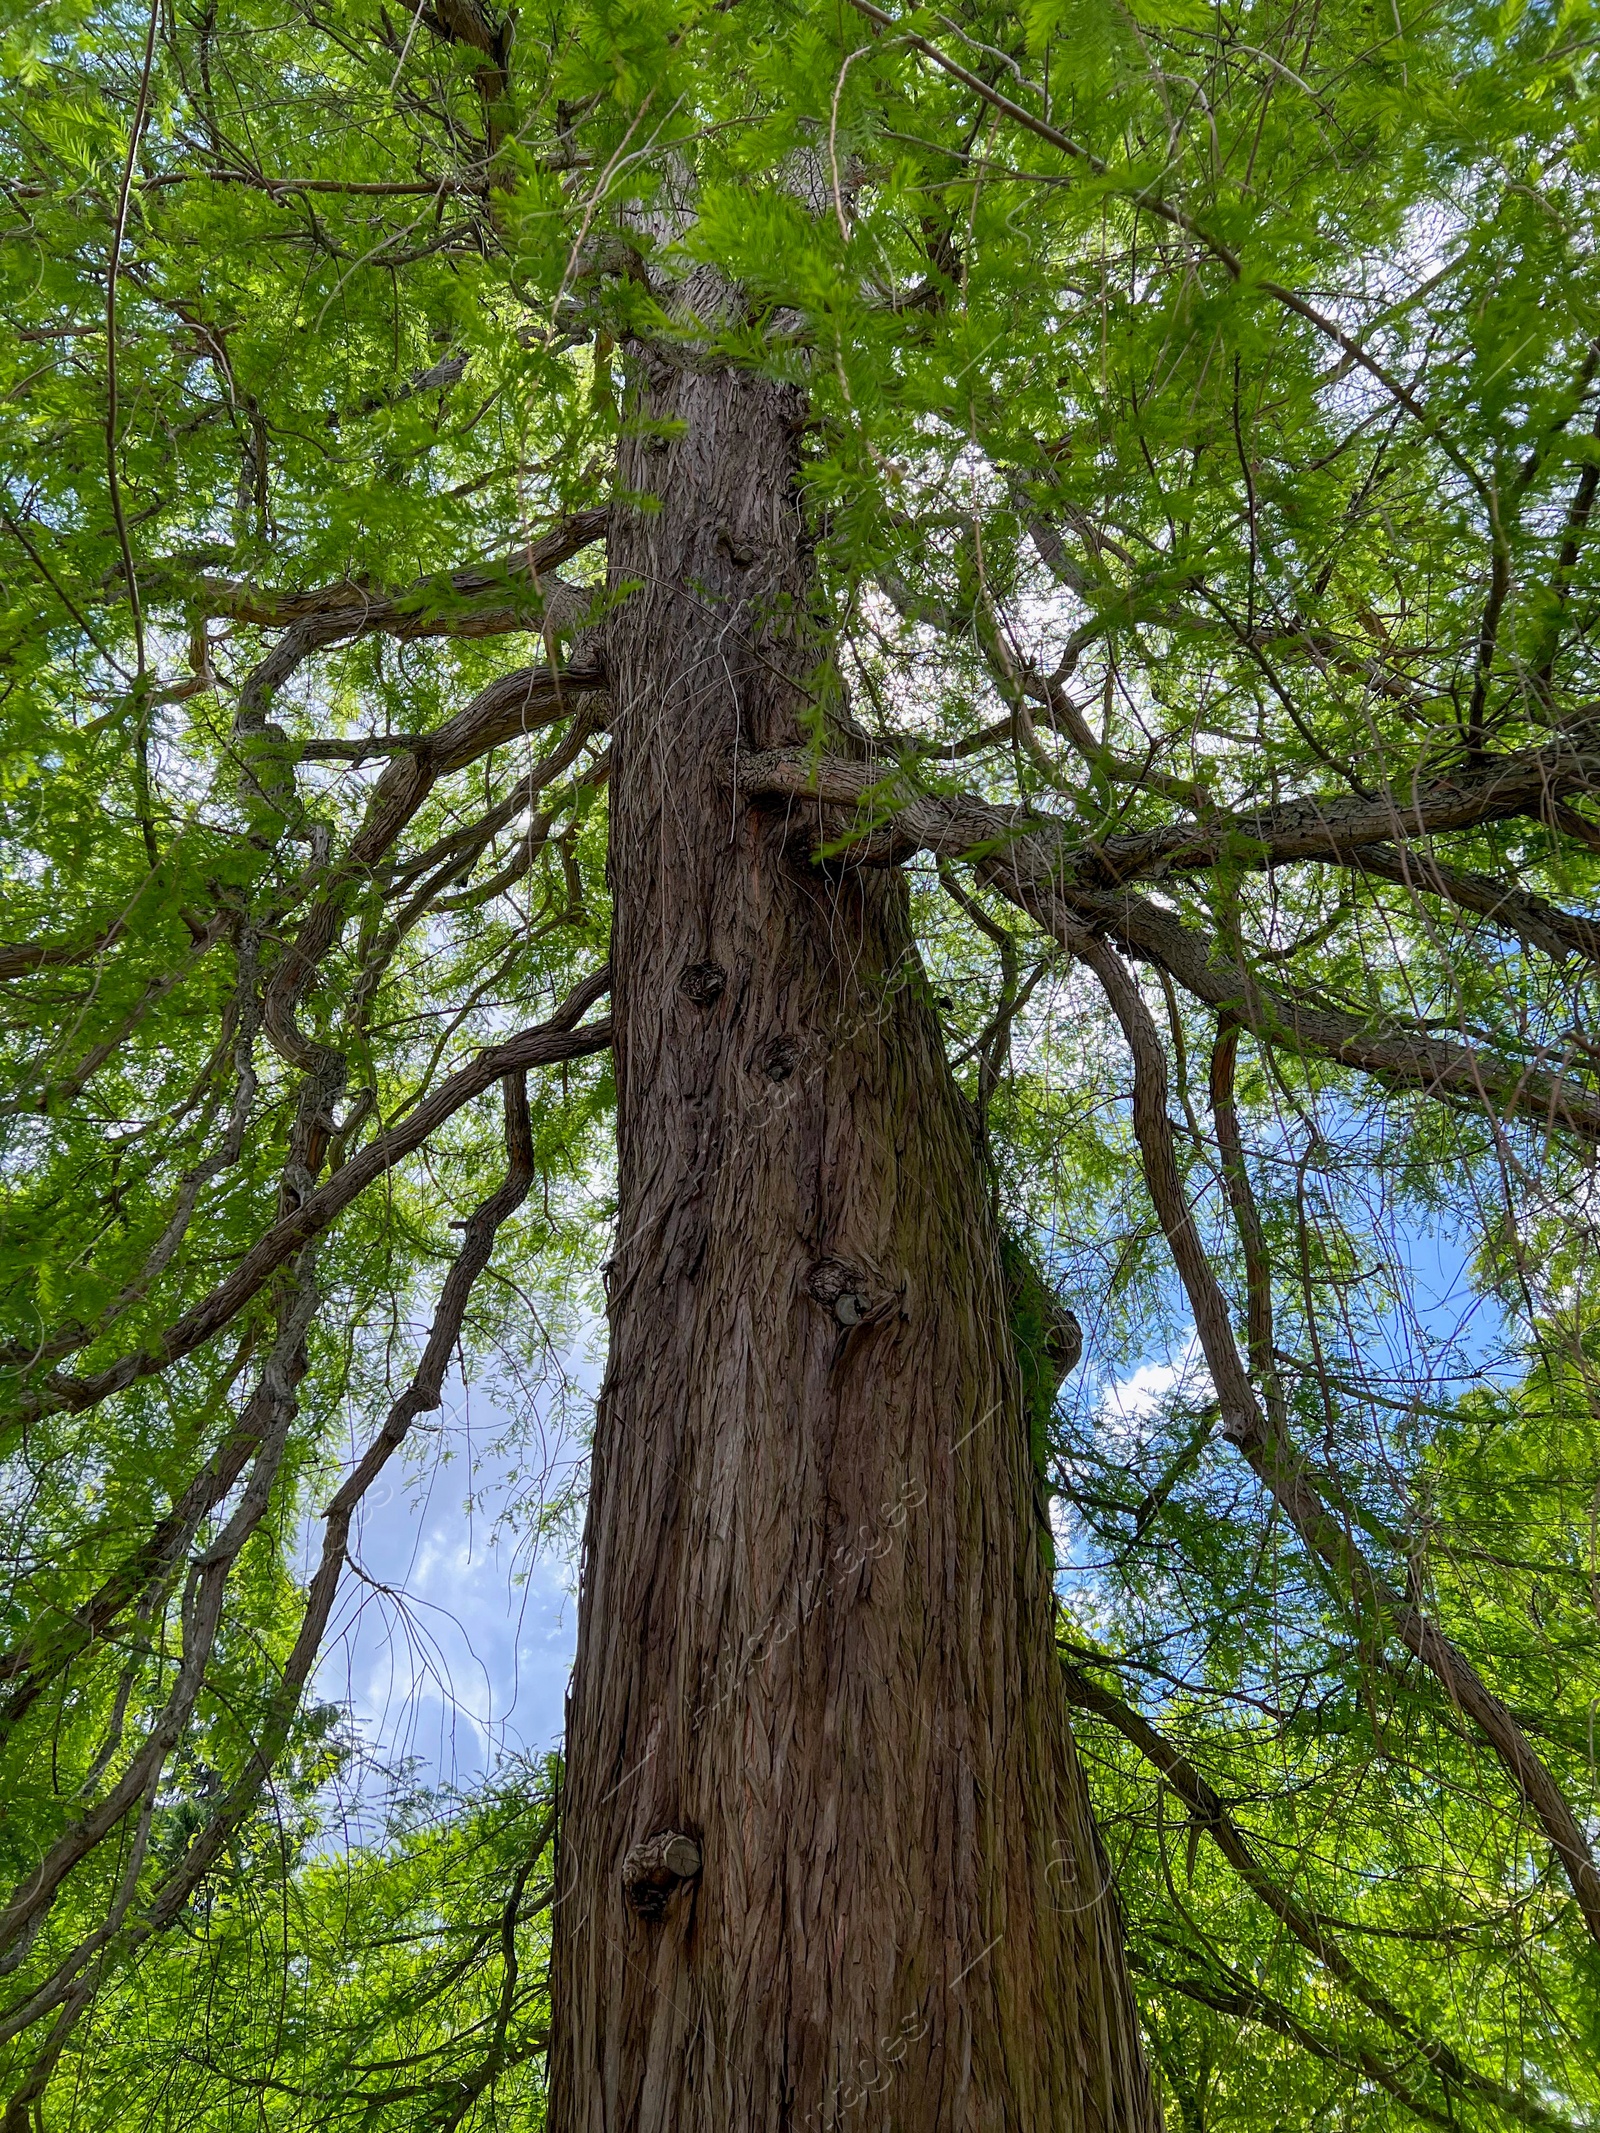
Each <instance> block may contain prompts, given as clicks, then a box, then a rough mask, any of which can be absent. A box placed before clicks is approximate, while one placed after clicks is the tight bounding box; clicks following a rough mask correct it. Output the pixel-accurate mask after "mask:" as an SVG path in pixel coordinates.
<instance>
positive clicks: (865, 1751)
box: [550, 353, 1159, 2133]
mask: <svg viewBox="0 0 1600 2133" xmlns="http://www.w3.org/2000/svg"><path fill="white" fill-rule="evenodd" d="M803 414H804V407H803V402H802V400H801V398H800V396H799V395H798V393H797V392H796V391H795V390H793V389H792V388H788V387H784V386H781V385H778V384H774V383H771V382H767V381H763V380H759V379H755V378H752V377H749V376H745V375H741V374H736V373H733V372H731V371H725V370H718V369H711V368H707V367H704V366H698V367H697V366H693V365H690V364H688V363H681V364H680V363H673V362H668V361H667V360H666V359H665V358H664V357H662V356H659V355H657V354H653V353H652V354H650V355H648V356H646V357H641V358H640V368H639V373H638V376H637V379H636V391H635V401H634V405H633V421H632V425H631V427H630V429H629V431H628V434H627V436H626V438H625V440H624V444H623V448H622V457H621V466H620V480H619V491H620V493H621V495H622V496H623V497H624V498H625V499H628V498H634V499H637V498H640V497H645V496H653V497H654V498H657V499H659V505H658V507H649V506H646V505H644V504H642V503H638V502H635V503H632V504H624V506H623V507H621V508H619V509H618V510H617V512H616V513H615V515H614V518H613V524H612V542H611V572H612V584H613V590H614V591H615V592H616V593H618V594H619V595H621V594H623V593H624V592H625V591H626V597H624V598H622V599H621V602H620V605H619V607H618V609H617V612H616V615H615V618H614V621H613V623H612V624H611V626H610V636H609V648H608V667H609V678H610V687H611V694H612V701H613V705H614V735H615V763H616V768H615V773H614V778H613V783H612V788H611V792H612V797H611V807H612V842H611V854H612V856H611V876H612V885H613V889H614V893H615V899H616V911H615V919H614V926H613V964H612V975H613V987H612V997H613V1009H614V1030H615V1040H614V1041H615V1058H616V1073H617V1100H618V1153H619V1164H620V1183H619V1199H620V1206H619V1215H618V1237H617V1243H616V1248H615V1252H614V1256H613V1259H612V1261H611V1265H610V1269H609V1292H610V1333H611V1348H610V1360H609V1364H608V1368H607V1374H606V1381H605V1386H604V1389H603V1392H602V1397H601V1402H600V1409H599V1415H598V1420H597V1425H596V1436H595V1447H594V1462H593V1475H592V1486H591V1499H590V1510H589V1521H588V1529H587V1536H586V1542H585V1564H584V1580H583V1592H582V1600H581V1605H580V1614H579V1639H578V1657H577V1665H576V1671H575V1675H574V1680H573V1687H572V1692H571V1700H570V1705H569V1713H568V1758H569V1770H568V1790H567V1795H566V1801H565V1807H564V1815H563V1827H562V1834H561V1850H560V1860H559V1867H558V1893H557V1900H556V1910H555V1917H556V1945H555V1957H554V1973H553V2013H554V2033H555V2044H554V2049H553V2060H552V2104H551V2121H550V2122H551V2125H552V2126H553V2127H554V2128H557V2129H559V2133H580V2129H581V2133H602V2129H604V2133H624V2129H626V2133H665V2129H668V2128H670V2129H672V2133H747V2129H758V2128H759V2129H763V2133H765V2129H768V2128H771V2129H778V2128H795V2129H799V2128H814V2129H826V2128H838V2127H854V2126H861V2125H864V2124H865V2123H867V2121H868V2119H869V2117H870V2122H871V2123H872V2124H873V2125H874V2126H875V2127H895V2128H905V2129H907V2133H910V2129H913V2128H915V2129H916V2133H935V2129H939V2133H944V2129H949V2133H966V2129H977V2128H995V2129H1001V2128H1016V2129H1019V2133H1021V2129H1027V2133H1041V2129H1045V2128H1049V2129H1051V2133H1070V2129H1076V2128H1085V2129H1088V2128H1105V2129H1112V2128H1116V2129H1118V2133H1122V2129H1135V2128H1137V2129H1140V2133H1143V2129H1145V2128H1153V2127H1154V2126H1155V2125H1157V2124H1158V2123H1159V2119H1158V2116H1157V2114H1156V2113H1155V2110H1154V2106H1153V2104H1152V2102H1151V2100H1150V2095H1149V2089H1148V2085H1147V2081H1146V2077H1145V2073H1144V2069H1143V2065H1142V2061H1141V2057H1140V2051H1139V2045H1138V2039H1137V2030H1136V2025H1135V2019H1134V2014H1133V2009H1132V2001H1131V1996H1130V1993H1129V1990H1128V1987H1127V1983H1126V1975H1125V1971H1124V1967H1123V1961H1122V1953H1121V1946H1120V1929H1119V1919H1118V1913H1117V1906H1116V1902H1115V1898H1114V1895H1113V1893H1112V1890H1111V1887H1110V1883H1109V1880H1108V1877H1107V1872H1106V1866H1105V1861H1104V1858H1103V1855H1102V1852H1101V1849H1100V1845H1099V1842H1098V1839H1097V1837H1096V1834H1095V1831H1094V1827H1093V1824H1092V1821H1091V1818H1090V1813H1089V1808H1088V1804H1087V1800H1086V1796H1085V1791H1084V1785H1083V1780H1082V1776H1081V1773H1080V1771H1079V1768H1078V1765H1077V1763H1076V1760H1075V1758H1074V1754H1073V1749H1072V1745H1071V1740H1070V1735H1069V1732H1068V1727H1067V1721H1066V1715H1065V1707H1064V1700H1063V1697H1062V1693H1061V1687H1060V1683H1059V1679H1058V1677H1057V1671H1056V1660H1055V1655H1054V1649H1053V1641H1052V1594H1051V1586H1050V1574H1049V1569H1048V1566H1047V1563H1046V1561H1045V1558H1044V1553H1043V1551H1042V1549H1041V1548H1040V1545H1039V1539H1038V1529H1037V1525H1036V1520H1035V1514H1034V1510H1033V1493H1032V1477H1031V1472H1030V1468H1029V1461H1028V1452H1027V1440H1026V1431H1025V1427H1024V1423H1023V1420H1022V1415H1021V1411H1020V1390H1019V1383H1018V1373H1017V1367H1016V1360H1015V1353H1014V1349H1013V1345H1012V1342H1011V1338H1010V1331H1009V1326H1008V1322H1007V1316H1006V1303H1005V1295H1004V1287H1003V1281H1002V1276H1001V1269H1000V1264H999V1255H998V1250H997V1245H996V1240H995V1236H994V1233H993V1230H992V1227H991V1223H990V1219H989V1215H988V1212H987V1199H986V1194H985V1192H984V1189H983V1181H982V1177H981V1172H980V1164H979V1158H978V1153H977V1150H976V1147H975V1144H974V1138H973V1134H972V1130H971V1127H970V1125H969V1123H968V1121H967V1119H966V1117H965V1116H964V1113H963V1109H962V1105H961V1102H960V1099H959V1097H958V1095H957V1093H956V1091H955V1089H954V1087H953V1084H952V1082H951V1079H950V1076H949V1074H948V1071H947V1068H946V1064H945V1058H944V1052H943V1048H942V1044H941V1039H940V1033H939V1029H938V1025H937V1022H936V1019H935V1016H934V1013H933V1010H932V1005H931V1003H930V1001H929V998H928V995H927V990H926V986H925V984H924V981H923V978H922V974H921V971H920V966H919V964H918V962H917V958H916V954H915V950H914V947H913V943H912V936H911V931H910V927H909V922H908V914H907V906H906V894H905V887H904V883H903V882H902V880H901V879H900V878H899V876H898V875H896V874H893V873H884V872H879V871H875V870H863V869H859V868H852V869H845V870H840V871H838V872H837V873H830V872H829V871H828V870H826V869H824V868H819V867H817V866H816V865H814V864H813V863H812V862H811V860H810V858H809V854H808V846H809V842H810V840H809V838H808V837H807V836H805V835H803V834H802V835H801V836H799V837H791V836H790V834H789V832H788V829H787V827H786V825H785V822H784V820H783V818H782V816H781V814H775V813H774V812H773V810H771V809H770V808H769V807H768V808H762V807H758V806H756V805H754V804H753V803H752V802H751V801H750V800H749V799H748V798H746V797H745V796H744V795H743V793H742V792H741V789H740V785H739V779H738V768H737V757H738V755H739V754H740V753H741V752H744V751H749V750H754V749H769V748H775V747H782V746H790V745H794V744H797V743H799V742H801V741H803V740H804V739H805V737H806V735H807V733H808V732H809V731H810V730H811V729H812V727H813V726H814V725H815V724H816V723H817V722H820V723H821V725H822V727H823V729H824V737H825V738H826V740H827V742H828V745H829V746H830V747H831V748H835V749H840V748H842V749H848V748H849V747H850V746H851V740H850V734H849V729H848V720H847V718H846V717H845V716H844V714H843V711H842V708H841V704H840V701H839V699H838V697H837V694H836V693H835V692H832V690H831V685H830V682H829V679H828V668H827V663H826V660H825V658H824V657H822V648H821V644H820V640H819V637H818V634H817V632H816V630H815V628H814V626H813V621H812V615H811V609H812V598H811V583H810V574H809V568H808V554H807V546H806V539H805V532H804V526H803V522H802V515H801V509H800V499H799V494H798V487H797V477H798V472H799V445H798V440H799V431H800V425H801V419H802V417H803ZM628 588H631V590H627V589H628ZM796 827H798V825H796ZM680 1840H681V1841H680Z"/></svg>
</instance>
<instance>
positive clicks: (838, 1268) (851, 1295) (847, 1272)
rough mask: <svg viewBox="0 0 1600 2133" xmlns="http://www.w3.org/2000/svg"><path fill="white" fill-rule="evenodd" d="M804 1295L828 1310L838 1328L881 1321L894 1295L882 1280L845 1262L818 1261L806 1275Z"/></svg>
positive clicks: (841, 1260) (839, 1260)
mask: <svg viewBox="0 0 1600 2133" xmlns="http://www.w3.org/2000/svg"><path fill="white" fill-rule="evenodd" d="M806 1293H807V1295H808V1296H810V1297H811V1299H812V1301H813V1302H815V1303H819V1304H821V1305H822V1307H823V1309H824V1310H825V1311H831V1312H832V1313H833V1316H834V1317H835V1318H836V1319H837V1320H838V1321H839V1323H840V1325H841V1326H860V1325H864V1324H865V1323H866V1321H867V1320H868V1319H869V1318H882V1317H883V1316H884V1314H885V1313H886V1312H887V1311H888V1309H889V1307H890V1306H891V1305H892V1304H893V1303H894V1301H895V1295H894V1292H893V1291H892V1290H890V1289H889V1288H887V1287H886V1286H885V1284H884V1283H883V1282H882V1281H879V1280H876V1279H875V1278H874V1277H873V1276H872V1275H871V1274H869V1273H868V1272H867V1271H866V1269H865V1268H864V1267H859V1266H851V1264H850V1263H849V1261H848V1260H845V1259H819V1260H818V1261H817V1262H816V1264H815V1265H814V1266H813V1267H812V1268H811V1269H810V1271H809V1272H808V1273H807V1275H806Z"/></svg>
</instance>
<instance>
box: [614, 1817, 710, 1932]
mask: <svg viewBox="0 0 1600 2133" xmlns="http://www.w3.org/2000/svg"><path fill="white" fill-rule="evenodd" d="M699 1871H700V1847H699V1845H698V1844H696V1842H695V1841H694V1839H693V1837H687V1836H685V1835H684V1833H683V1831H682V1830H680V1829H660V1830H657V1831H656V1834H655V1835H654V1836H653V1837H646V1838H645V1840H644V1842H643V1843H642V1844H636V1845H635V1846H634V1847H633V1849H632V1851H630V1852H629V1854H628V1856H627V1857H626V1858H625V1859H624V1860H623V1862H622V1894H623V1898H624V1901H625V1902H626V1903H627V1905H628V1908H629V1910H631V1911H634V1912H636V1913H637V1914H638V1916H639V1917H640V1918H659V1917H661V1915H662V1913H663V1912H664V1911H665V1910H666V1908H667V1898H668V1897H669V1896H670V1895H671V1894H672V1892H673V1890H674V1889H675V1888H677V1887H678V1886H679V1884H680V1883H681V1882H685V1881H693V1880H694V1878H695V1876H696V1875H697V1874H698V1873H699Z"/></svg>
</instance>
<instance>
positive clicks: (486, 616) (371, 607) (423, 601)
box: [144, 510, 610, 637]
mask: <svg viewBox="0 0 1600 2133" xmlns="http://www.w3.org/2000/svg"><path fill="white" fill-rule="evenodd" d="M609 515H610V514H609V513H608V512H606V511H604V510H598V511H580V512H577V513H575V514H574V516H573V517H571V518H567V519H563V520H562V521H561V522H560V524H559V525H557V526H555V527H553V528H552V529H551V531H550V532H548V533H546V534H544V535H542V536H541V537H540V538H539V539H538V540H536V541H531V542H529V543H528V544H527V545H526V546H525V547H522V548H518V549H516V550H514V551H513V552H512V553H511V554H510V555H509V556H507V557H506V559H505V560H504V562H502V563H498V564H484V563H475V564H471V565H469V566H468V567H467V568H466V569H464V570H453V571H448V572H444V573H441V574H437V575H430V576H428V577H424V578H418V579H416V580H415V582H414V583H413V584H411V585H408V586H404V587H402V588H401V589H400V590H398V591H390V590H386V589H384V588H382V587H374V586H371V585H362V584H359V583H356V582H352V581H351V580H350V579H348V578H347V579H344V580H342V581H341V582H340V583H338V584H336V585H318V586H311V587H308V588H307V589H306V590H305V591H304V592H290V591H285V590H280V589H278V588H276V587H272V586H260V585H250V584H247V583H245V582H244V581H242V580H239V579H235V578H219V577H212V576H209V575H207V574H206V573H204V572H202V573H200V574H198V575H194V576H191V575H189V574H187V573H186V572H185V571H184V570H183V568H182V565H181V563H178V564H169V565H167V566H166V567H165V569H163V568H162V566H160V565H157V566H156V567H155V569H154V571H152V573H151V574H150V576H149V579H148V581H147V583H146V584H145V587H144V589H145V590H146V591H147V593H148V595H149V597H151V598H153V599H158V600H159V599H166V600H171V601H174V602H181V603H182V604H183V605H184V606H186V607H196V606H197V607H201V608H204V609H205V611H206V612H207V613H208V614H212V615H225V616H227V617H229V618H230V619H231V620H232V621H235V622H248V623H253V624H254V625H255V626H256V627H257V628H260V629H286V630H287V629H294V628H297V627H300V626H302V625H305V624H313V625H315V624H325V625H328V626H329V627H330V628H331V629H332V631H333V633H334V634H335V635H338V636H371V635H373V634H374V633H375V632H377V631H383V632H385V633H386V634H388V635H392V636H396V637H442V636H459V637H476V636H492V635H495V634H497V633H498V632H499V631H502V630H508V629H523V630H525V629H530V628H534V627H536V626H537V622H538V617H537V616H536V615H530V611H529V605H528V597H529V593H530V592H533V593H535V594H536V595H537V596H538V597H539V598H542V597H543V596H544V592H545V588H544V587H543V586H541V584H540V580H541V579H542V578H544V577H545V575H546V573H548V572H550V571H553V570H557V569H559V568H560V566H561V565H562V564H563V563H565V562H568V561H570V560H571V558H572V557H573V556H575V555H578V554H580V553H581V552H582V550H584V549H585V548H588V547H591V546H593V544H594V543H595V542H596V541H598V540H603V539H604V538H605V531H606V524H607V521H608V518H609ZM557 585H558V587H559V593H558V597H559V596H561V595H565V596H567V597H568V598H569V599H570V598H571V597H573V596H575V594H576V588H574V587H572V586H568V585H566V584H564V583H562V582H561V581H559V580H558V581H557ZM493 592H502V593H505V594H507V595H508V596H509V597H508V598H507V599H506V600H505V601H503V602H502V603H501V604H500V606H498V607H490V606H482V607H479V608H475V609H472V610H470V611H468V612H465V613H463V612H460V603H461V602H463V601H472V600H482V599H483V596H484V595H485V594H487V593H493Z"/></svg>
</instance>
